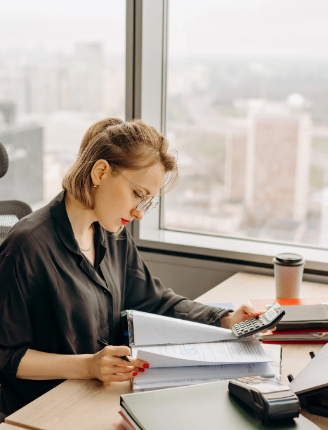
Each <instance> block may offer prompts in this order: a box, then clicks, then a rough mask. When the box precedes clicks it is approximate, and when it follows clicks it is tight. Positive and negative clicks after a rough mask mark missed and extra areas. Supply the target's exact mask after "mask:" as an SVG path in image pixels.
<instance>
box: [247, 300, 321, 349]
mask: <svg viewBox="0 0 328 430" xmlns="http://www.w3.org/2000/svg"><path fill="white" fill-rule="evenodd" d="M275 301H277V302H278V303H279V304H280V305H281V306H282V307H283V308H284V310H285V312H286V315H285V316H284V317H283V318H282V320H281V321H280V322H279V323H278V325H277V329H276V330H275V331H271V330H269V331H268V332H266V333H264V334H261V339H262V341H263V343H271V344H295V343H296V344H302V343H305V344H325V343H328V304H327V303H328V299H327V298H321V299H320V298H319V299H273V300H271V299H269V300H252V301H251V304H252V306H253V307H254V309H255V310H257V311H263V310H266V309H268V308H269V307H270V306H271V305H272V304H273V303H274V302H275Z"/></svg>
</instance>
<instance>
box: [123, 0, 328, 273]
mask: <svg viewBox="0 0 328 430" xmlns="http://www.w3.org/2000/svg"><path fill="white" fill-rule="evenodd" d="M168 7H169V0H127V26H126V27H127V38H126V118H127V120H129V119H132V118H142V119H143V120H144V121H145V122H147V123H148V124H150V125H152V126H154V127H155V128H157V129H158V130H160V131H161V132H162V133H164V134H165V132H166V124H165V118H166V79H167V20H168ZM164 205H165V196H162V197H161V198H160V204H159V205H158V208H156V209H155V210H153V211H152V212H151V213H150V214H149V215H147V218H146V219H145V220H144V222H143V223H142V224H140V223H139V222H138V221H134V222H133V223H132V224H131V226H129V227H130V231H131V232H132V235H133V238H134V240H135V243H136V245H137V246H138V248H139V249H140V250H141V251H145V252H153V253H161V254H169V255H176V256H182V257H186V256H187V257H193V258H199V259H203V260H204V259H205V260H214V261H221V262H228V263H231V264H238V265H244V266H252V267H253V268H254V269H253V271H255V272H256V269H257V268H258V270H260V268H262V269H263V268H270V269H272V268H273V264H272V259H273V257H274V256H275V255H276V254H278V253H280V252H293V253H298V254H302V255H303V257H304V258H305V260H306V266H305V273H307V274H314V275H321V276H326V275H328V265H327V263H328V249H327V250H326V249H320V248H318V247H313V246H304V245H301V244H299V245H298V244H289V243H287V242H286V243H282V242H279V243H273V242H268V241H265V240H260V239H252V238H234V237H228V236H214V235H210V234H201V233H192V232H188V231H186V232H183V231H174V230H166V229H164V228H163V224H162V220H163V211H164Z"/></svg>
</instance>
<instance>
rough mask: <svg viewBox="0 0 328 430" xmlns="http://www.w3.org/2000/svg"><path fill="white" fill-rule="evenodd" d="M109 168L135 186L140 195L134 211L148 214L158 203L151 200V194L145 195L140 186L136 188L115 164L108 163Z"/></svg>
mask: <svg viewBox="0 0 328 430" xmlns="http://www.w3.org/2000/svg"><path fill="white" fill-rule="evenodd" d="M110 166H111V168H112V169H113V170H115V172H117V173H118V174H119V175H121V176H123V178H125V179H126V180H127V181H128V182H130V184H131V185H133V187H135V188H136V189H137V190H138V191H139V192H140V193H141V195H142V197H140V198H141V200H140V202H139V203H138V204H137V206H136V211H138V212H139V211H141V210H143V211H144V215H146V214H148V213H149V212H150V211H151V210H152V209H154V208H156V206H157V205H158V202H153V201H152V200H153V196H151V195H146V196H145V194H144V193H143V192H142V191H141V190H140V188H138V187H137V186H136V185H135V184H134V183H133V182H131V181H130V179H128V178H127V177H126V176H125V175H123V173H121V172H119V171H118V170H117V169H116V167H115V166H113V165H112V164H111V165H110Z"/></svg>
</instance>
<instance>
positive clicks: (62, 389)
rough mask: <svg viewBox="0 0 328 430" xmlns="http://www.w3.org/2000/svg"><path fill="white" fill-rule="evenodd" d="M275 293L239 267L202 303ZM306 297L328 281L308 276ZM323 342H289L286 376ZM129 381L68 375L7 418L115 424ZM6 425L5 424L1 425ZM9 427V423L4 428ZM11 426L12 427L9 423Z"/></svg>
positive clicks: (101, 427) (40, 425)
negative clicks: (310, 279)
mask: <svg viewBox="0 0 328 430" xmlns="http://www.w3.org/2000/svg"><path fill="white" fill-rule="evenodd" d="M272 297H275V291H274V279H273V278H272V277H269V276H263V275H252V274H247V273H237V274H236V275H234V276H232V277H231V278H229V279H227V280H226V281H225V282H223V283H221V284H220V285H218V286H216V287H214V288H213V289H212V290H210V291H208V292H207V293H205V294H203V295H202V296H200V297H199V298H198V299H197V301H199V302H201V303H217V302H233V303H234V305H235V306H236V307H238V306H240V305H241V304H242V303H245V302H247V300H249V299H255V298H256V299H262V298H263V299H265V298H272ZM302 297H328V285H324V284H315V283H310V282H304V283H303V285H302ZM321 346H322V345H284V346H283V361H282V381H283V382H284V383H286V382H287V375H288V374H289V373H293V375H294V376H296V375H297V374H298V373H299V372H300V371H301V370H302V369H303V368H304V367H305V365H306V364H307V363H308V362H309V361H310V356H309V351H314V352H317V351H319V350H320V348H321ZM130 392H131V388H130V383H129V382H128V383H110V384H104V383H102V382H100V381H96V380H95V381H74V380H71V381H66V382H64V383H62V384H61V385H59V386H58V387H56V388H54V389H53V390H51V391H50V392H48V393H46V394H45V395H43V396H41V397H40V398H38V399H37V400H35V401H34V402H32V403H30V404H29V405H27V406H25V407H24V408H22V409H20V410H19V411H17V412H15V413H14V414H12V415H10V416H9V417H7V418H6V420H5V421H6V423H8V424H13V425H16V426H20V427H23V428H25V429H34V430H67V429H70V430H75V429H78V430H94V429H97V430H110V429H114V427H113V426H112V423H113V422H114V421H115V420H116V419H117V416H118V415H117V412H118V411H119V399H120V395H121V394H126V393H130ZM304 415H305V416H306V417H307V418H309V419H311V421H313V422H315V423H316V424H317V425H318V426H319V427H320V428H321V429H325V430H328V418H323V417H317V416H315V415H310V414H308V413H306V412H304ZM0 430H1V429H0ZM4 430H6V429H4ZM8 430H9V429H8Z"/></svg>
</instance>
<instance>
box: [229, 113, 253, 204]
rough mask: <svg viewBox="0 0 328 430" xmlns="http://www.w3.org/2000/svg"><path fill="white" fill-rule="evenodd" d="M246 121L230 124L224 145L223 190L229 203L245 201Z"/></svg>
mask: <svg viewBox="0 0 328 430" xmlns="http://www.w3.org/2000/svg"><path fill="white" fill-rule="evenodd" d="M247 131H248V128H247V121H245V120H239V121H238V122H237V121H234V122H233V123H231V125H230V127H229V130H228V131H227V137H226V145H225V166H224V189H225V197H226V198H227V199H229V200H230V201H235V202H243V201H244V199H245V174H246V150H247V137H248V135H247Z"/></svg>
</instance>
